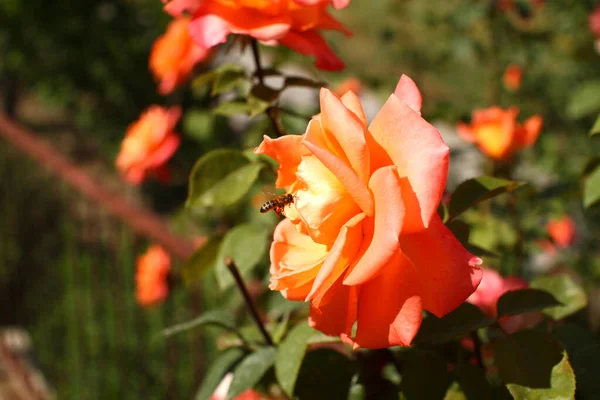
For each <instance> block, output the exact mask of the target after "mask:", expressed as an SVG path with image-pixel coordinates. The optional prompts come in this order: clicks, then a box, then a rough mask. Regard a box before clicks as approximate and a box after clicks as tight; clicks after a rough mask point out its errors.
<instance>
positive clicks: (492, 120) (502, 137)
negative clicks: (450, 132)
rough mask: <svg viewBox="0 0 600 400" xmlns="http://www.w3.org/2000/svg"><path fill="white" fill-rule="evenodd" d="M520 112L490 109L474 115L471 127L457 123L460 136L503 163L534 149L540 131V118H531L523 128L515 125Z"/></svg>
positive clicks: (477, 111)
mask: <svg viewBox="0 0 600 400" xmlns="http://www.w3.org/2000/svg"><path fill="white" fill-rule="evenodd" d="M517 115H519V109H518V108H516V107H511V108H509V109H508V110H503V109H501V108H500V107H490V108H487V109H485V110H475V111H473V118H472V121H471V125H467V124H464V123H459V124H458V126H457V129H458V133H459V134H460V136H461V137H462V138H463V139H465V140H466V141H468V142H472V143H476V144H477V145H478V146H479V148H480V149H481V151H483V152H484V153H485V154H487V155H488V156H489V157H491V158H494V159H497V160H503V159H506V158H509V157H510V156H511V155H512V154H513V153H515V152H516V151H518V150H520V149H522V148H525V147H530V146H533V144H534V143H535V141H536V140H537V137H538V135H539V134H540V130H541V129H542V117H540V116H539V115H537V114H536V115H534V116H533V117H531V118H529V119H528V120H527V121H525V122H524V123H523V124H519V123H517Z"/></svg>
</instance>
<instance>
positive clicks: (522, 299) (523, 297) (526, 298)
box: [498, 289, 561, 317]
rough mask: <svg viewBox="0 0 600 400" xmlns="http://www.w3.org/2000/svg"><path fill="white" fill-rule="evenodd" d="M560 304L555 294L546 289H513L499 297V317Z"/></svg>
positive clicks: (540, 309)
mask: <svg viewBox="0 0 600 400" xmlns="http://www.w3.org/2000/svg"><path fill="white" fill-rule="evenodd" d="M560 305H561V303H560V302H559V301H558V300H556V298H555V297H554V296H552V295H551V294H550V293H548V292H546V291H544V290H539V289H519V290H511V291H509V292H506V293H504V294H503V295H502V296H501V297H500V298H499V299H498V317H503V316H505V315H517V314H522V313H526V312H532V311H542V310H543V309H545V308H548V307H553V306H560Z"/></svg>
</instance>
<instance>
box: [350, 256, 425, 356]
mask: <svg viewBox="0 0 600 400" xmlns="http://www.w3.org/2000/svg"><path fill="white" fill-rule="evenodd" d="M418 289H419V279H418V278H417V276H416V274H415V270H414V266H412V265H411V262H410V261H409V260H408V259H407V258H406V257H404V255H403V254H402V252H396V255H395V257H394V258H393V259H392V260H390V262H389V263H388V265H387V266H386V267H385V268H383V271H382V272H381V274H379V275H378V276H377V277H376V278H375V279H373V280H371V281H369V282H368V283H366V284H365V285H364V286H362V287H361V291H360V297H359V301H358V317H357V319H358V327H357V330H356V338H355V340H354V341H355V344H354V347H355V348H358V347H365V348H369V349H377V348H384V347H390V346H408V345H410V343H411V342H412V340H413V338H414V336H415V335H416V333H417V331H418V330H419V326H420V325H421V319H422V313H423V306H422V303H421V298H420V297H419V295H418Z"/></svg>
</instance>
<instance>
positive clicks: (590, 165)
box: [581, 156, 600, 178]
mask: <svg viewBox="0 0 600 400" xmlns="http://www.w3.org/2000/svg"><path fill="white" fill-rule="evenodd" d="M598 166H600V156H596V157H592V158H590V159H589V160H587V162H586V163H585V167H583V171H582V172H581V176H582V177H583V178H585V177H586V176H588V175H589V174H591V173H592V172H594V170H595V169H596V168H598Z"/></svg>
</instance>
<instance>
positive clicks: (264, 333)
mask: <svg viewBox="0 0 600 400" xmlns="http://www.w3.org/2000/svg"><path fill="white" fill-rule="evenodd" d="M225 265H226V266H227V268H228V269H229V272H231V275H233V279H234V280H235V283H236V285H237V287H238V289H239V290H240V292H241V293H242V296H243V297H244V301H245V302H246V308H247V309H248V311H250V315H251V316H252V319H254V322H255V323H256V326H257V328H258V330H259V331H260V333H261V334H262V336H263V338H264V339H265V343H266V344H268V345H269V346H273V339H271V335H269V332H267V328H265V325H264V324H263V322H262V320H261V319H260V315H259V314H258V310H257V309H256V304H254V301H252V296H250V293H249V292H248V288H247V287H246V284H245V283H244V280H243V279H242V276H241V275H240V271H239V270H238V268H237V266H236V265H235V263H234V262H233V259H232V258H231V257H226V258H225Z"/></svg>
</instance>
